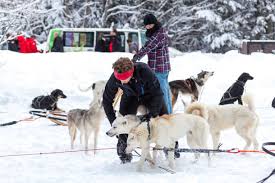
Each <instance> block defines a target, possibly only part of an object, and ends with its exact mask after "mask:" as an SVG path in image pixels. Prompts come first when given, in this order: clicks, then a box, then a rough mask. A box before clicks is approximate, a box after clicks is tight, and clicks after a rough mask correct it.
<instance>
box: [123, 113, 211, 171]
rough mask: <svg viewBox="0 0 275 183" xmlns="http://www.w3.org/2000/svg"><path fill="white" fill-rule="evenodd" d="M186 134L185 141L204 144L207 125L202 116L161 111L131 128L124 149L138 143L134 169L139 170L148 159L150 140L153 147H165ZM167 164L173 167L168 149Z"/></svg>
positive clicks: (172, 146) (195, 146)
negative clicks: (138, 151)
mask: <svg viewBox="0 0 275 183" xmlns="http://www.w3.org/2000/svg"><path fill="white" fill-rule="evenodd" d="M185 135H187V136H188V145H189V146H190V147H191V148H207V138H208V135H209V126H208V123H207V122H206V120H205V119H204V118H202V117H199V116H196V115H192V114H172V115H163V116H161V117H157V118H154V119H151V121H150V122H148V123H147V122H144V123H141V124H140V125H138V126H137V127H136V128H133V129H132V130H131V131H130V133H129V136H128V139H127V148H126V153H130V152H132V151H133V150H134V149H135V148H137V147H140V148H141V150H142V153H141V158H140V161H139V163H138V171H141V170H142V167H143V164H144V161H145V159H146V158H148V159H151V156H150V153H149V150H150V143H156V146H155V147H156V148H160V147H167V148H171V149H173V148H174V147H175V141H177V140H178V139H180V138H182V137H184V136H185ZM156 154H157V151H156V150H154V151H153V162H154V164H155V162H156ZM168 161H169V167H170V168H172V169H174V168H175V162H174V152H173V151H168Z"/></svg>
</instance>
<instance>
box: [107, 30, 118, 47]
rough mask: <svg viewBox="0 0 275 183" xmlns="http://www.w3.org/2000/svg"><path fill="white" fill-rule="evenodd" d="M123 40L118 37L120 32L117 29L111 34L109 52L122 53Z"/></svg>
mask: <svg viewBox="0 0 275 183" xmlns="http://www.w3.org/2000/svg"><path fill="white" fill-rule="evenodd" d="M120 44H121V40H120V37H119V35H118V32H117V30H116V29H115V28H113V30H112V31H111V32H110V39H109V44H108V51H109V52H119V51H121V47H120Z"/></svg>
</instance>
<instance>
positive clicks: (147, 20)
mask: <svg viewBox="0 0 275 183" xmlns="http://www.w3.org/2000/svg"><path fill="white" fill-rule="evenodd" d="M157 23H158V20H157V18H156V17H155V16H154V15H153V14H151V13H150V14H147V15H145V17H144V19H143V24H144V25H149V24H157Z"/></svg>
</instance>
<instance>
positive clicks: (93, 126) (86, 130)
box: [67, 82, 105, 154]
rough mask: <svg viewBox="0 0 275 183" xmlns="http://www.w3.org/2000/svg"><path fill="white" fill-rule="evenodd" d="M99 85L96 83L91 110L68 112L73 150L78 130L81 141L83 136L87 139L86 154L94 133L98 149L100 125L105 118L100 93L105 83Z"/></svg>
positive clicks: (95, 144)
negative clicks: (90, 138)
mask: <svg viewBox="0 0 275 183" xmlns="http://www.w3.org/2000/svg"><path fill="white" fill-rule="evenodd" d="M100 83H101V82H100ZM97 84H98V83H95V84H94V85H95V86H93V90H94V94H95V95H94V99H93V101H92V103H91V104H90V108H89V109H88V110H85V109H72V110H70V111H69V112H68V115H67V116H68V119H67V120H68V129H69V135H70V138H71V148H72V149H73V147H74V141H75V137H76V133H77V129H78V130H79V131H80V141H82V137H83V136H84V137H85V138H84V139H85V149H86V153H87V150H88V145H89V137H90V135H91V133H92V132H94V149H96V147H97V137H98V132H99V127H100V123H101V121H102V120H103V119H104V117H105V112H104V110H103V105H102V93H100V91H101V89H102V88H103V87H102V86H103V84H104V83H101V84H98V85H97ZM97 87H98V88H97ZM95 152H96V151H95V150H94V154H95Z"/></svg>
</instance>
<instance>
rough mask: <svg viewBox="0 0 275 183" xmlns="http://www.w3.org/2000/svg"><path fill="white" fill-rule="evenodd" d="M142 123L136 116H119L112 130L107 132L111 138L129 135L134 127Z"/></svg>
mask: <svg viewBox="0 0 275 183" xmlns="http://www.w3.org/2000/svg"><path fill="white" fill-rule="evenodd" d="M140 123H141V121H140V118H138V117H137V116H136V115H131V114H128V115H125V116H122V115H121V114H118V116H117V118H116V119H115V121H114V122H113V124H112V128H111V129H110V130H109V131H107V132H106V134H107V135H108V136H110V137H113V136H115V135H120V134H128V133H129V132H130V131H131V130H132V129H133V128H134V127H136V126H138V125H139V124H140Z"/></svg>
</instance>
